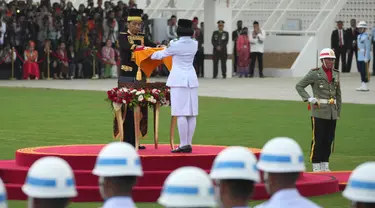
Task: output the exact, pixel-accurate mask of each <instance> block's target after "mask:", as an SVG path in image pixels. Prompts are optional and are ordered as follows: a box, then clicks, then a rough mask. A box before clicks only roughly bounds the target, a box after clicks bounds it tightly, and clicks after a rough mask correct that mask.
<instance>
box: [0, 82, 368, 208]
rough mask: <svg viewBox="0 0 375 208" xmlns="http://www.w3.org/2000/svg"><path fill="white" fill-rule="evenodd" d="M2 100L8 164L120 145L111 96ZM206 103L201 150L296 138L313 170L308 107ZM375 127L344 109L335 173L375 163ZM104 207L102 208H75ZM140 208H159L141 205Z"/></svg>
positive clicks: (48, 93)
mask: <svg viewBox="0 0 375 208" xmlns="http://www.w3.org/2000/svg"><path fill="white" fill-rule="evenodd" d="M0 95H1V96H0V115H1V128H0V139H1V143H2V145H1V146H0V152H2V154H1V157H0V159H14V153H15V151H16V150H17V149H20V148H25V147H33V146H42V145H60V144H95V143H108V142H111V141H113V140H112V138H111V128H112V126H111V124H112V118H113V117H112V116H113V115H112V113H111V109H110V106H109V104H108V103H107V102H105V101H104V98H105V96H106V94H105V93H104V92H93V91H68V90H50V89H27V88H0ZM344 100H345V98H344ZM199 102H200V103H199V104H200V105H199V117H198V123H197V129H196V133H195V136H194V143H195V144H214V145H243V146H248V147H256V148H261V147H262V146H263V145H264V144H265V142H266V141H267V140H269V139H271V138H273V137H277V136H288V137H291V138H294V139H295V140H297V141H298V142H299V144H300V145H301V147H302V148H303V151H304V153H305V160H306V162H308V161H307V159H308V156H309V147H310V143H311V124H310V119H309V112H308V111H307V107H306V105H305V104H304V103H302V102H293V101H265V100H248V99H224V98H206V97H201V98H200V100H199ZM169 112H170V111H169V109H168V108H162V112H161V121H160V123H161V124H160V130H159V134H160V136H159V138H160V139H159V140H160V141H161V142H162V143H167V142H168V134H169V121H170V114H169ZM374 126H375V105H359V104H344V105H343V112H342V114H341V120H339V122H338V126H337V134H336V144H335V152H334V154H333V155H332V156H331V169H332V170H352V169H354V168H355V167H356V166H357V165H358V164H360V163H362V162H365V161H369V160H375V151H374V146H375V141H374V136H373V135H374V133H373V131H374V130H375V129H373V127H374ZM150 133H151V132H150ZM151 138H152V135H149V138H148V139H145V140H144V141H143V143H152V141H151ZM307 164H308V169H309V170H311V167H310V164H309V163H307ZM312 199H313V200H314V201H315V202H317V203H319V204H320V205H322V206H323V207H330V208H338V207H347V206H348V205H349V202H347V201H346V200H345V199H343V198H342V197H341V194H340V193H337V194H334V195H328V196H321V197H313V198H312ZM257 203H259V201H257V202H255V203H251V204H252V205H254V204H257ZM96 206H100V204H95V203H94V204H93V203H76V204H72V205H71V207H77V208H86V207H96ZM10 207H15V208H18V207H25V202H18V201H16V202H11V203H10ZM138 207H141V208H143V207H144V208H146V207H147V208H148V207H159V206H158V205H157V204H138Z"/></svg>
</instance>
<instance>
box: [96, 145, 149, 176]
mask: <svg viewBox="0 0 375 208" xmlns="http://www.w3.org/2000/svg"><path fill="white" fill-rule="evenodd" d="M92 173H93V174H94V175H96V176H101V177H116V176H143V171H142V164H141V158H140V157H139V155H138V153H137V151H136V150H135V148H134V147H133V146H132V145H131V144H129V143H126V142H112V143H110V144H107V145H106V146H104V147H103V148H102V149H101V150H100V153H99V155H98V157H97V158H96V164H95V168H94V170H93V171H92Z"/></svg>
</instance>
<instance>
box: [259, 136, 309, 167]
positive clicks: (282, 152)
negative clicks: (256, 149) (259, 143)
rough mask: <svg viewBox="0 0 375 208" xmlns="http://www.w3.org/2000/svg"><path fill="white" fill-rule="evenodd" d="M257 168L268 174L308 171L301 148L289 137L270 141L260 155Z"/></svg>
mask: <svg viewBox="0 0 375 208" xmlns="http://www.w3.org/2000/svg"><path fill="white" fill-rule="evenodd" d="M257 167H258V168H259V169H260V170H262V171H264V172H268V173H291V172H304V171H305V169H306V167H305V162H304V158H303V153H302V149H301V147H300V146H299V145H298V143H297V142H296V141H294V140H293V139H291V138H287V137H277V138H274V139H271V140H270V141H268V142H267V143H266V144H265V145H264V147H263V149H262V152H261V153H260V158H259V161H258V164H257Z"/></svg>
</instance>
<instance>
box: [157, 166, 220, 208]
mask: <svg viewBox="0 0 375 208" xmlns="http://www.w3.org/2000/svg"><path fill="white" fill-rule="evenodd" d="M158 203H159V204H160V205H162V206H164V207H216V205H217V204H216V201H215V193H214V186H213V183H212V180H211V179H210V177H209V176H208V174H207V173H206V172H205V171H204V170H202V169H200V168H197V167H182V168H179V169H177V170H175V171H173V172H172V173H171V174H170V175H169V176H168V178H167V179H166V180H165V182H164V186H163V190H162V192H161V195H160V197H159V199H158Z"/></svg>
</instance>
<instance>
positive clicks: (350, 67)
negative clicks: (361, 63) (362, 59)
mask: <svg viewBox="0 0 375 208" xmlns="http://www.w3.org/2000/svg"><path fill="white" fill-rule="evenodd" d="M357 52H358V48H357V47H355V48H351V49H350V50H349V53H348V62H347V64H346V72H350V70H351V69H352V61H353V54H355V60H356V63H357V70H358V62H357V60H358V53H357Z"/></svg>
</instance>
